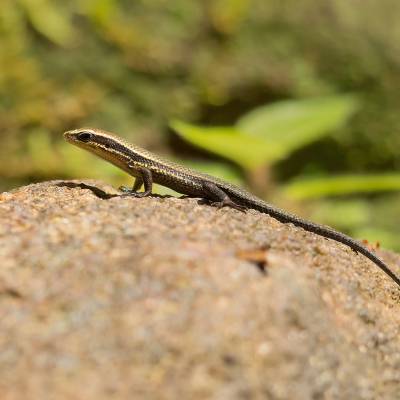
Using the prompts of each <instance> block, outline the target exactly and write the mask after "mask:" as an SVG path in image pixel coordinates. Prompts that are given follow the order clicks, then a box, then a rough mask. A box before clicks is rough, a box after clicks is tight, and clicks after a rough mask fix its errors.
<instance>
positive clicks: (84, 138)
mask: <svg viewBox="0 0 400 400" xmlns="http://www.w3.org/2000/svg"><path fill="white" fill-rule="evenodd" d="M92 136H93V135H92V134H91V133H90V132H82V133H79V134H78V135H77V136H76V138H77V139H78V140H79V141H81V142H88V141H89V140H91V139H92Z"/></svg>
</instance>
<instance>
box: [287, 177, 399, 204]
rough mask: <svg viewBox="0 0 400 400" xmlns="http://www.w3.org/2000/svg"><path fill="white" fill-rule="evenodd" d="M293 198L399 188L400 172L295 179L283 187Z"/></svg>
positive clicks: (395, 189)
mask: <svg viewBox="0 0 400 400" xmlns="http://www.w3.org/2000/svg"><path fill="white" fill-rule="evenodd" d="M283 190H284V192H285V194H286V195H288V196H289V197H292V198H295V199H311V198H321V197H325V196H333V195H348V194H356V193H374V192H384V191H385V192H386V191H397V190H400V174H376V175H346V176H332V177H322V178H312V179H311V178H309V179H297V180H295V181H293V182H291V183H289V184H287V185H286V186H285V187H284V189H283Z"/></svg>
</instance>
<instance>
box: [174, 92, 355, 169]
mask: <svg viewBox="0 0 400 400" xmlns="http://www.w3.org/2000/svg"><path fill="white" fill-rule="evenodd" d="M357 108H358V102H357V100H356V98H355V97H354V96H332V97H329V98H325V97H324V98H313V99H306V100H286V101H280V102H275V103H272V105H266V106H261V107H258V108H256V109H253V110H251V111H250V112H249V113H247V114H246V115H244V116H242V117H241V118H240V119H239V120H238V121H237V123H236V124H235V125H234V126H224V127H204V126H195V125H190V124H187V123H184V122H181V121H173V122H172V124H171V127H172V128H173V129H175V131H176V132H177V133H178V134H179V135H180V136H182V137H183V138H184V139H185V140H187V141H189V142H190V143H192V144H194V145H197V146H199V147H201V148H203V149H205V150H208V151H210V152H212V153H216V154H218V155H221V156H223V157H225V158H228V159H230V160H232V161H234V162H236V163H237V164H239V165H240V166H241V167H242V168H243V169H247V170H249V172H251V170H252V169H257V168H260V167H264V168H270V167H271V166H272V164H273V163H276V162H277V161H280V160H283V159H286V158H288V157H289V156H290V155H291V154H292V153H293V152H294V151H295V150H298V149H301V148H302V147H304V146H306V145H309V144H310V143H313V142H316V141H318V140H319V139H321V138H322V137H324V136H326V135H328V134H330V133H332V131H333V130H334V129H337V128H338V127H340V126H342V125H344V123H345V121H346V120H347V119H348V117H349V116H350V115H351V114H352V113H353V112H354V111H355V110H356V109H357Z"/></svg>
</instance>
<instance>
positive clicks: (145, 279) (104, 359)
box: [0, 181, 400, 400]
mask: <svg viewBox="0 0 400 400" xmlns="http://www.w3.org/2000/svg"><path fill="white" fill-rule="evenodd" d="M115 193H116V192H115V190H113V189H112V188H110V187H109V186H107V185H104V184H101V183H99V182H92V181H86V182H83V183H80V182H77V181H69V182H63V181H54V182H44V183H40V184H35V185H29V186H26V187H22V188H19V189H16V190H14V191H12V192H8V193H3V194H1V195H0V218H1V223H0V235H1V242H0V243H1V246H0V321H1V324H0V393H1V398H2V399H7V400H8V399H28V398H29V399H45V398H54V399H57V400H58V399H85V400H86V399H110V398H113V399H177V398H182V399H216V400H219V399H221V400H222V399H297V400H302V399H378V398H379V399H397V398H400V351H399V350H400V335H399V326H400V312H399V310H400V290H399V288H397V287H396V285H395V284H394V283H393V282H392V281H391V280H390V279H389V278H387V277H386V275H384V274H383V273H382V271H380V270H379V269H378V268H377V267H376V266H375V265H374V264H373V263H371V262H370V261H368V260H367V259H366V258H365V257H363V256H361V255H356V254H355V253H354V252H353V251H351V250H350V249H348V248H347V247H346V246H343V245H341V244H338V243H336V242H333V241H330V240H326V239H324V238H321V237H319V236H316V235H314V234H311V233H307V232H305V231H303V230H301V229H298V228H295V227H293V226H292V225H284V224H281V223H279V222H277V221H276V220H274V219H273V218H271V217H269V216H268V215H264V214H260V213H259V212H257V211H253V210H249V211H248V212H246V213H241V212H238V211H236V210H232V209H228V208H224V209H220V210H218V209H215V208H213V207H210V206H207V205H199V204H198V200H196V199H178V198H162V197H149V198H143V199H135V198H129V197H118V196H115ZM379 255H380V256H381V257H383V258H384V259H385V260H386V261H387V262H388V264H389V265H390V266H391V267H392V268H393V270H394V271H395V272H396V273H397V274H399V273H400V258H399V256H397V255H395V254H392V253H389V252H383V251H380V252H379ZM263 268H265V271H264V269H263Z"/></svg>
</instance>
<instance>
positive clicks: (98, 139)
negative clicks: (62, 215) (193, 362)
mask: <svg viewBox="0 0 400 400" xmlns="http://www.w3.org/2000/svg"><path fill="white" fill-rule="evenodd" d="M64 138H65V139H66V141H67V142H69V143H72V144H74V145H76V146H78V147H80V148H83V149H85V150H88V151H89V152H91V153H93V154H95V155H97V156H99V157H101V158H103V159H105V160H106V161H108V162H111V163H112V164H114V165H115V166H117V167H119V168H120V169H122V170H123V171H125V172H127V173H128V174H130V175H131V176H133V177H134V178H135V180H134V184H133V186H132V188H127V187H124V186H122V187H121V188H120V190H121V191H122V192H123V194H122V196H134V197H146V196H149V195H151V194H152V186H153V182H154V183H158V184H160V185H162V186H166V187H168V188H170V189H173V190H175V191H176V192H179V193H182V194H184V195H188V196H190V197H200V198H203V199H205V200H207V201H209V202H210V203H211V205H214V206H216V207H219V208H220V207H224V206H228V207H231V208H234V209H237V210H239V211H245V210H246V209H248V208H250V209H255V210H258V211H260V212H261V213H265V214H268V215H270V216H271V217H273V218H275V219H276V220H278V221H280V222H281V223H291V224H293V225H295V226H297V227H300V228H302V229H304V230H306V231H308V232H312V233H314V234H317V235H319V236H321V237H324V238H327V239H331V240H334V241H336V242H339V243H342V244H344V245H346V246H348V247H350V248H351V249H352V250H353V251H354V252H356V253H360V254H362V255H363V256H365V257H367V258H368V259H369V260H371V261H372V262H373V263H375V264H376V265H377V266H378V267H379V268H380V269H381V270H382V271H383V272H385V273H386V274H387V275H388V276H389V277H390V278H391V279H392V280H393V281H394V282H396V283H397V285H398V286H400V278H399V277H398V276H397V275H396V274H395V273H394V272H392V270H391V269H390V268H389V267H388V265H386V263H385V262H384V261H382V260H381V259H380V258H379V257H378V256H376V255H375V254H374V253H373V252H372V251H370V250H369V249H368V248H367V247H366V246H364V245H363V244H361V243H360V242H358V241H356V240H355V239H353V238H351V237H350V236H348V235H346V234H344V233H341V232H339V231H337V230H335V229H333V228H330V227H328V226H325V225H320V224H317V223H314V222H310V221H307V220H305V219H302V218H300V217H298V216H296V215H294V214H291V213H289V212H287V211H284V210H281V209H279V208H278V207H275V206H274V205H271V204H269V203H267V202H265V201H263V200H261V199H260V198H258V197H256V196H255V195H253V194H251V193H250V192H248V191H246V190H244V189H242V188H240V187H238V186H236V185H233V184H231V183H228V182H226V181H224V180H222V179H219V178H216V177H214V176H211V175H208V174H205V173H201V172H197V171H195V170H193V169H190V168H187V167H185V166H182V165H180V164H177V163H175V162H172V161H169V160H167V159H164V158H162V157H160V156H158V155H156V154H153V153H151V152H150V151H148V150H146V149H143V148H140V147H138V146H135V145H132V144H130V143H128V142H127V141H126V140H124V139H122V138H120V137H118V136H117V135H115V134H112V133H110V132H106V131H103V130H100V129H93V128H79V129H75V130H71V131H67V132H65V133H64ZM142 186H144V190H143V191H139V190H140V188H141V187H142Z"/></svg>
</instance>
